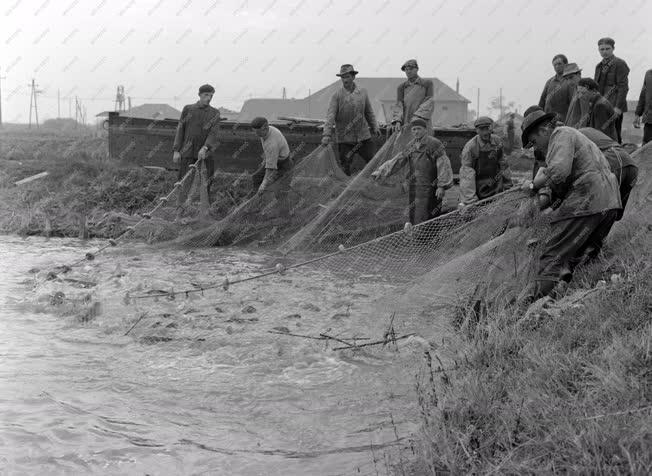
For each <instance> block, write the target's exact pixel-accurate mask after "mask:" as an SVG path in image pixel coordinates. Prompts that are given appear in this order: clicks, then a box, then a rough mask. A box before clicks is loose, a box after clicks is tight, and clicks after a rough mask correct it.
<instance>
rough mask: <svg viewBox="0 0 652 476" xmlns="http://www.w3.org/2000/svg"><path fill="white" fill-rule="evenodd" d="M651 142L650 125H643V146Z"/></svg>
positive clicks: (651, 131) (651, 129)
mask: <svg viewBox="0 0 652 476" xmlns="http://www.w3.org/2000/svg"><path fill="white" fill-rule="evenodd" d="M651 140H652V123H649V124H644V125H643V145H645V144H647V143H648V142H650V141H651Z"/></svg>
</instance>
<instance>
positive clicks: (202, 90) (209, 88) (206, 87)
mask: <svg viewBox="0 0 652 476" xmlns="http://www.w3.org/2000/svg"><path fill="white" fill-rule="evenodd" d="M214 92H215V88H214V87H213V86H211V85H210V84H202V85H201V86H199V94H201V93H214Z"/></svg>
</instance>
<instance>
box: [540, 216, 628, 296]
mask: <svg viewBox="0 0 652 476" xmlns="http://www.w3.org/2000/svg"><path fill="white" fill-rule="evenodd" d="M617 212H618V211H617V210H607V211H605V212H602V213H595V214H593V215H587V216H583V217H576V218H567V219H565V220H560V221H558V222H555V223H553V224H552V225H551V227H550V235H549V237H548V240H547V241H546V243H545V245H544V250H543V253H542V254H541V257H540V258H539V269H538V272H537V277H536V278H535V279H536V285H535V289H534V290H533V296H532V298H533V299H539V298H541V297H543V296H546V295H548V294H550V293H551V292H552V290H553V289H554V287H555V285H556V284H557V282H559V281H562V280H563V281H567V282H568V281H570V280H571V278H572V277H573V272H574V271H575V268H576V267H577V265H578V264H580V263H582V262H584V261H585V260H586V259H592V258H595V257H596V256H597V255H598V253H599V252H600V250H601V249H602V244H603V242H604V239H605V238H606V237H607V235H608V234H609V231H610V230H611V227H612V226H613V224H614V221H615V220H616V215H617Z"/></svg>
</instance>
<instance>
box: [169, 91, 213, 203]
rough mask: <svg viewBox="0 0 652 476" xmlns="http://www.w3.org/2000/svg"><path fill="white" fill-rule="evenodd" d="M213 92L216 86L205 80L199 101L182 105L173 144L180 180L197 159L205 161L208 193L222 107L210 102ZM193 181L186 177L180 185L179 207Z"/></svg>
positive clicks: (174, 160) (173, 157)
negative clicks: (218, 108)
mask: <svg viewBox="0 0 652 476" xmlns="http://www.w3.org/2000/svg"><path fill="white" fill-rule="evenodd" d="M214 93H215V88H214V87H213V86H211V85H210V84H204V85H203V86H200V88H199V101H197V102H196V103H194V104H188V105H187V106H184V107H183V110H182V111H181V118H180V119H179V125H178V126H177V132H176V134H175V136H174V145H173V146H172V150H173V151H174V152H173V155H172V161H173V162H174V163H175V164H179V174H178V177H179V179H178V180H179V181H181V179H182V178H183V177H184V176H185V175H186V173H187V172H188V169H189V168H190V166H191V165H192V164H194V163H195V162H196V161H197V160H198V159H201V160H203V161H204V163H205V164H206V172H207V175H208V183H207V184H206V188H207V193H208V196H209V197H210V186H211V181H212V177H213V174H214V173H215V162H214V158H213V153H214V152H215V149H216V148H217V145H218V140H217V132H218V130H219V123H220V111H218V110H217V109H215V108H214V107H212V106H211V105H210V102H211V99H213V94H214ZM191 185H192V181H191V180H186V182H185V183H184V184H183V185H182V186H181V187H180V188H179V193H178V195H177V206H178V207H181V206H182V205H183V203H184V202H185V201H186V198H187V195H188V192H189V190H190V186H191Z"/></svg>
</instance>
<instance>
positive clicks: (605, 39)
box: [598, 36, 616, 48]
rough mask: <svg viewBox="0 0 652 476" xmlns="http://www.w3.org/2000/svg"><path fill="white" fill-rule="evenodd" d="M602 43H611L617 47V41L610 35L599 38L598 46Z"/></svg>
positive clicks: (613, 46)
mask: <svg viewBox="0 0 652 476" xmlns="http://www.w3.org/2000/svg"><path fill="white" fill-rule="evenodd" d="M600 45H611V47H612V48H615V47H616V42H615V41H614V39H613V38H609V37H608V36H605V37H604V38H600V39H599V40H598V46H600Z"/></svg>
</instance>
